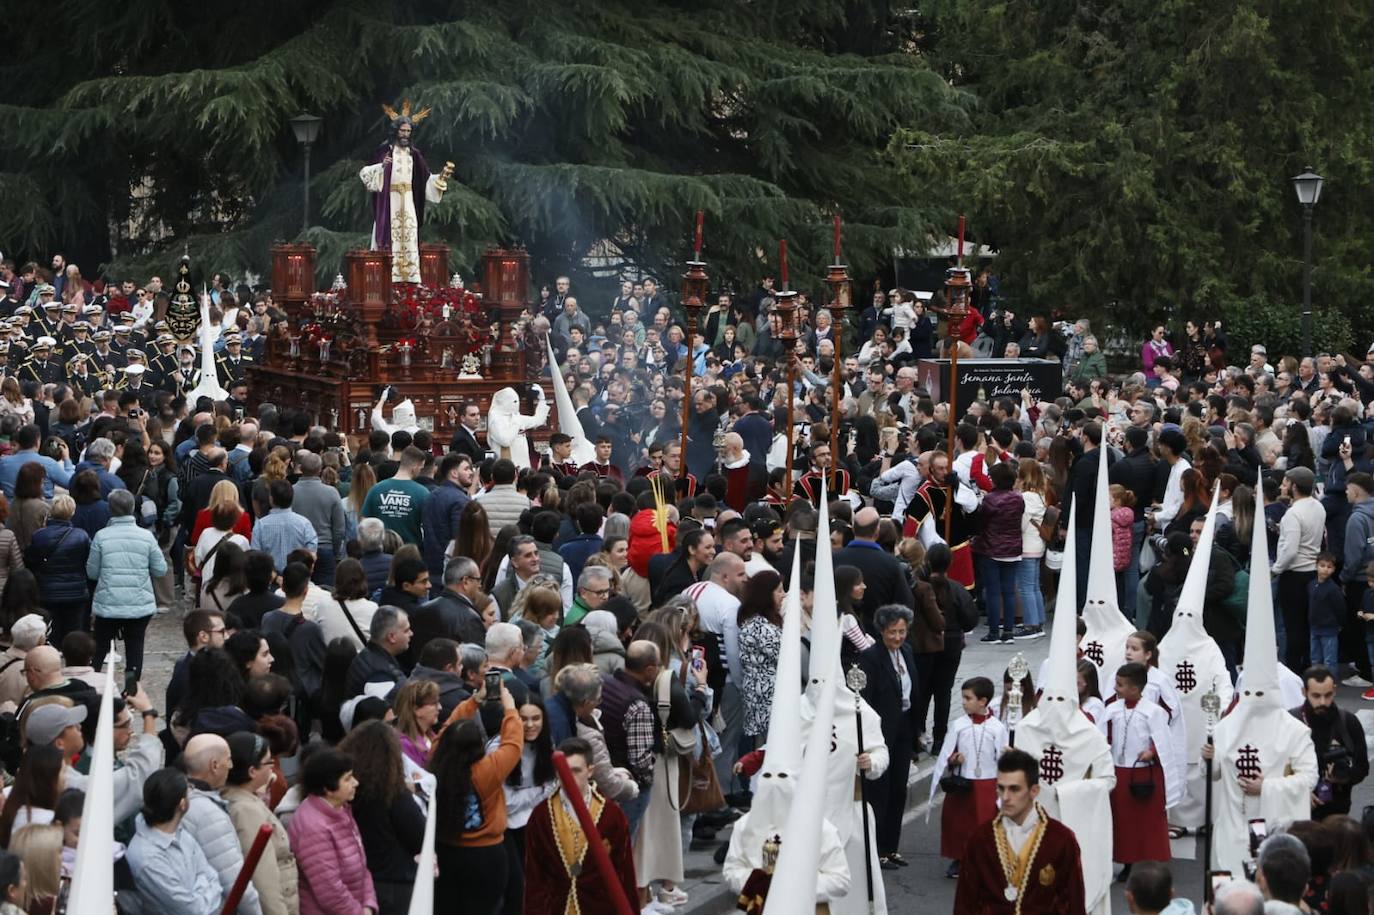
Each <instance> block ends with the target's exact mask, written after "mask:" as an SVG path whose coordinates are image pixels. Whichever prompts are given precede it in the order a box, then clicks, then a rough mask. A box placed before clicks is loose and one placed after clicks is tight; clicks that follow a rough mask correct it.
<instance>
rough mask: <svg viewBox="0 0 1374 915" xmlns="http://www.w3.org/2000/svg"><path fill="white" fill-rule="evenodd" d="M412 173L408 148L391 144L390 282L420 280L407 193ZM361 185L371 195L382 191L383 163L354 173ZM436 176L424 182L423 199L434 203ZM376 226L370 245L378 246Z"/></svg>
mask: <svg viewBox="0 0 1374 915" xmlns="http://www.w3.org/2000/svg"><path fill="white" fill-rule="evenodd" d="M414 174H415V160H414V159H413V158H412V156H411V154H410V150H409V149H406V148H404V147H401V146H393V147H391V281H392V282H393V283H418V282H420V220H419V217H418V216H417V214H416V212H415V198H414V197H413V196H412V195H411V189H410V185H411V180H412V178H413V176H414ZM358 177H359V178H361V179H362V182H363V187H365V188H367V189H368V190H369V191H371V192H372V193H374V194H380V193H381V192H382V185H383V183H384V182H385V180H386V164H385V163H382V162H378V163H377V164H376V165H365V166H363V168H362V170H361V171H360V172H358ZM438 180H439V176H438V175H430V176H429V180H428V181H427V182H425V200H426V201H427V202H429V203H438V202H439V201H440V200H442V199H444V192H443V191H441V190H440V189H439V185H438ZM380 234H381V233H380V230H379V227H378V226H373V228H372V247H373V249H374V250H375V249H377V248H381V247H382V245H381V243H380V240H379V235H380Z"/></svg>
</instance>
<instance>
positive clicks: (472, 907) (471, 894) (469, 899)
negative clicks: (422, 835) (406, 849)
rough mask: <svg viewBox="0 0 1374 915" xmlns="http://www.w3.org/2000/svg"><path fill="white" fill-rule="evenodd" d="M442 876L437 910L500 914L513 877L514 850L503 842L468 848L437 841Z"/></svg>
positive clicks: (436, 882) (436, 881)
mask: <svg viewBox="0 0 1374 915" xmlns="http://www.w3.org/2000/svg"><path fill="white" fill-rule="evenodd" d="M434 855H435V857H436V858H437V859H438V862H439V876H438V877H436V878H435V879H434V911H436V912H467V913H470V915H500V912H501V901H502V900H503V899H504V898H505V895H506V882H507V878H508V877H509V876H510V853H509V851H508V850H507V848H506V845H505V843H504V842H502V843H501V844H499V845H487V846H483V847H468V846H464V845H449V844H448V843H446V842H436V843H434Z"/></svg>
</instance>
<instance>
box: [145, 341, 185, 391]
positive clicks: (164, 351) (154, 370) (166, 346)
mask: <svg viewBox="0 0 1374 915" xmlns="http://www.w3.org/2000/svg"><path fill="white" fill-rule="evenodd" d="M176 349H177V340H176V337H173V336H172V335H171V334H169V333H167V332H166V331H163V332H162V333H160V334H158V335H157V352H156V354H154V355H153V357H152V358H151V359H149V360H148V371H147V372H145V373H144V376H143V380H144V381H146V382H148V384H150V385H152V386H153V387H155V388H162V387H163V385H164V384H165V383H166V381H167V376H168V375H170V374H171V373H172V372H174V371H176V367H177V353H176Z"/></svg>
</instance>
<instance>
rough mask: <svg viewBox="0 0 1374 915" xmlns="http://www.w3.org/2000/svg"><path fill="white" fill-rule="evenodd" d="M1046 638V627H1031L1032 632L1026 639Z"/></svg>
mask: <svg viewBox="0 0 1374 915" xmlns="http://www.w3.org/2000/svg"><path fill="white" fill-rule="evenodd" d="M1044 637H1045V627H1044V626H1031V627H1030V631H1029V632H1028V633H1027V634H1026V638H1028V639H1043V638H1044Z"/></svg>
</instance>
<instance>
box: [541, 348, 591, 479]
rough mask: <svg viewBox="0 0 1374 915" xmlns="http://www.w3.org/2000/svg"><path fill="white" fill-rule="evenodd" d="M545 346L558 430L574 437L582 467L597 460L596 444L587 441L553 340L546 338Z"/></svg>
mask: <svg viewBox="0 0 1374 915" xmlns="http://www.w3.org/2000/svg"><path fill="white" fill-rule="evenodd" d="M544 346H545V348H546V349H548V351H549V375H550V377H551V379H552V381H553V405H554V409H556V410H557V411H558V430H559V431H560V432H562V433H563V434H564V435H568V436H571V437H572V459H573V460H574V461H576V462H577V464H578V466H579V467H580V466H581V465H583V464H590V463H591V462H592V461H594V460H596V446H595V445H593V444H592V443H591V442H589V441H587V432H586V430H584V429H583V428H582V420H580V419H578V418H577V410H575V409H573V402H572V397H571V396H570V395H569V394H568V385H567V383H566V382H564V381H563V373H562V372H560V371H559V370H558V357H557V356H555V355H554V353H553V342H552V341H551V340H550V339H549V338H548V337H545V338H544Z"/></svg>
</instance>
